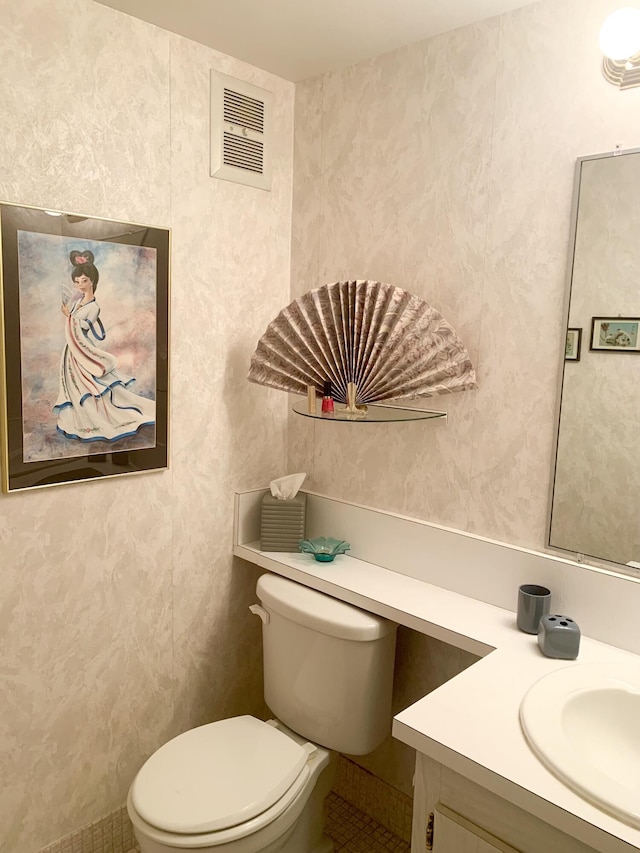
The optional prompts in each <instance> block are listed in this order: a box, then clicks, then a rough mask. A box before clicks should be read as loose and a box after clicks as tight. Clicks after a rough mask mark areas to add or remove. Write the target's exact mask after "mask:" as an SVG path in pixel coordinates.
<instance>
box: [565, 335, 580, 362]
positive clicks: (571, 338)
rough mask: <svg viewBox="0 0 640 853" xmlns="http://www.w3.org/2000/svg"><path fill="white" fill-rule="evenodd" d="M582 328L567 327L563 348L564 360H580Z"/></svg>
mask: <svg viewBox="0 0 640 853" xmlns="http://www.w3.org/2000/svg"><path fill="white" fill-rule="evenodd" d="M581 346H582V329H567V343H566V345H565V348H564V360H565V361H580V347H581Z"/></svg>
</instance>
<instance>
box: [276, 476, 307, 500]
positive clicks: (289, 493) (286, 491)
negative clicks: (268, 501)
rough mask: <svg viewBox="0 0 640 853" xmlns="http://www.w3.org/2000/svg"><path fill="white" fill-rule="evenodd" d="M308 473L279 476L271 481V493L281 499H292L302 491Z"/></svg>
mask: <svg viewBox="0 0 640 853" xmlns="http://www.w3.org/2000/svg"><path fill="white" fill-rule="evenodd" d="M306 476H307V475H306V474H287V476H286V477H278V479H277V480H272V481H271V482H270V483H269V488H270V489H271V494H272V495H273V496H274V498H277V499H278V500H279V501H290V500H291V499H292V498H295V496H296V495H297V494H298V492H299V491H300V486H301V485H302V484H303V483H304V478H305V477H306Z"/></svg>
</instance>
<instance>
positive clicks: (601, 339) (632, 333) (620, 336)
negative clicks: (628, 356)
mask: <svg viewBox="0 0 640 853" xmlns="http://www.w3.org/2000/svg"><path fill="white" fill-rule="evenodd" d="M639 332H640V317H593V319H592V321H591V345H590V347H589V349H591V350H596V351H598V352H636V353H637V352H640V334H639Z"/></svg>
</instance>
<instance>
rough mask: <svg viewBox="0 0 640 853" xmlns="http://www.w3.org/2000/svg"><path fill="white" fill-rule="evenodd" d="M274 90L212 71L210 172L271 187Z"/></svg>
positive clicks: (238, 180)
mask: <svg viewBox="0 0 640 853" xmlns="http://www.w3.org/2000/svg"><path fill="white" fill-rule="evenodd" d="M272 98H273V95H272V93H271V92H268V91H267V90H266V89H260V88H259V87H258V86H252V85H251V84H250V83H244V82H243V81H242V80H236V79H235V77H229V75H228V74H221V73H220V72H219V71H212V72H211V176H212V177H214V178H222V179H223V180H225V181H235V182H236V183H239V184H247V185H249V186H251V187H259V188H260V189H262V190H270V189H271V113H272Z"/></svg>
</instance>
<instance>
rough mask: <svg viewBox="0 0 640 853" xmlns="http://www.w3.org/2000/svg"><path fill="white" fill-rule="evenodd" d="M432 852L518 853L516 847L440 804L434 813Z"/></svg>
mask: <svg viewBox="0 0 640 853" xmlns="http://www.w3.org/2000/svg"><path fill="white" fill-rule="evenodd" d="M432 850H433V851H434V853H518V851H517V850H516V849H515V848H514V847H509V846H508V845H507V844H504V843H503V842H502V841H499V840H498V839H497V838H494V837H493V836H491V835H489V833H487V832H484V831H483V830H482V829H480V827H478V826H474V824H472V823H470V822H469V821H468V820H466V819H465V818H463V817H462V816H461V815H458V814H456V813H455V812H452V811H451V809H448V808H447V807H446V806H443V805H440V804H438V805H437V806H436V808H435V811H434V828H433V844H432Z"/></svg>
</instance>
